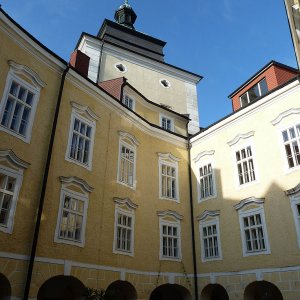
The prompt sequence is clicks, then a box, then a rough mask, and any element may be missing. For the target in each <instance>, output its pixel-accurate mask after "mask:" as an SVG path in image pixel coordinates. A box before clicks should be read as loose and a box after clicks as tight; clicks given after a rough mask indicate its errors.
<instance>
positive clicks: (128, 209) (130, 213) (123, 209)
mask: <svg viewBox="0 0 300 300" xmlns="http://www.w3.org/2000/svg"><path fill="white" fill-rule="evenodd" d="M114 202H115V221H114V241H113V253H115V254H122V255H129V256H132V257H133V256H134V226H135V210H136V209H137V207H138V205H136V204H134V203H133V202H132V201H131V200H130V199H129V198H124V199H121V198H117V197H115V198H114ZM119 215H122V216H127V217H129V218H131V226H130V227H131V234H130V250H129V251H126V250H122V249H118V247H117V238H118V232H117V230H118V216H119Z"/></svg>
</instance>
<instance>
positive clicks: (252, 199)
mask: <svg viewBox="0 0 300 300" xmlns="http://www.w3.org/2000/svg"><path fill="white" fill-rule="evenodd" d="M264 202H265V199H264V198H255V197H249V198H246V199H243V200H241V201H240V202H239V203H238V204H236V205H234V206H233V207H234V208H235V209H236V210H240V209H241V208H243V207H244V206H246V205H249V204H259V205H260V204H264Z"/></svg>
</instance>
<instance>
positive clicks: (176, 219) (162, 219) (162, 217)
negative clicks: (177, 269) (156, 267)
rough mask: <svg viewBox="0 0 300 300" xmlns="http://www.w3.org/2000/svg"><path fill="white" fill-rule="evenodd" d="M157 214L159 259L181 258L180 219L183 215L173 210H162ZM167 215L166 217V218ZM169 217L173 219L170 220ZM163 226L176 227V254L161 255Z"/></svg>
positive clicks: (174, 259) (175, 259)
mask: <svg viewBox="0 0 300 300" xmlns="http://www.w3.org/2000/svg"><path fill="white" fill-rule="evenodd" d="M157 214H158V216H159V236H160V238H159V239H160V246H159V259H160V260H169V261H181V260H182V252H181V249H182V247H181V224H180V221H181V220H182V219H183V217H182V216H181V215H179V214H177V213H176V212H174V211H162V212H158V213H157ZM166 217H167V218H166ZM170 217H171V218H172V219H173V220H172V221H171V220H170ZM163 226H171V227H176V229H177V245H178V256H177V257H171V256H164V255H163V237H164V235H163Z"/></svg>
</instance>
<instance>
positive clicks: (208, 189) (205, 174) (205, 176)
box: [199, 163, 215, 199]
mask: <svg viewBox="0 0 300 300" xmlns="http://www.w3.org/2000/svg"><path fill="white" fill-rule="evenodd" d="M199 172H200V199H205V198H208V197H211V196H214V194H215V192H214V179H213V170H212V166H211V164H210V163H209V164H207V165H205V166H202V167H200V170H199Z"/></svg>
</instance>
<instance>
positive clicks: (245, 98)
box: [240, 93, 248, 107]
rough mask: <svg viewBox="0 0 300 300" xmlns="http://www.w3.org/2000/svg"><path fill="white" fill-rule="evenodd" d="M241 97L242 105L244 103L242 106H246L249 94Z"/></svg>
mask: <svg viewBox="0 0 300 300" xmlns="http://www.w3.org/2000/svg"><path fill="white" fill-rule="evenodd" d="M240 99H241V105H242V107H243V106H246V105H247V104H248V96H247V93H246V94H244V95H242V96H241V98H240Z"/></svg>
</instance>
